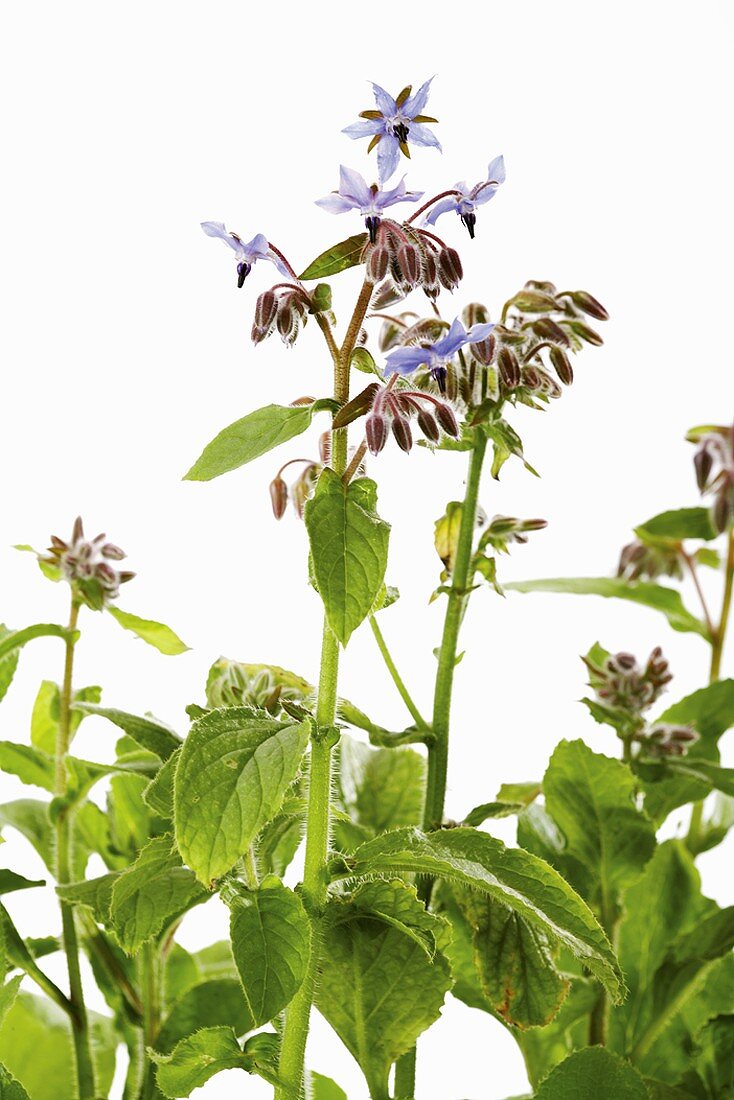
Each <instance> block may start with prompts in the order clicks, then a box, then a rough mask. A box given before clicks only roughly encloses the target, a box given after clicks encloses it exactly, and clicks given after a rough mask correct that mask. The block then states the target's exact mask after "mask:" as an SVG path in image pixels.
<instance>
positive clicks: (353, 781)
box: [336, 734, 426, 847]
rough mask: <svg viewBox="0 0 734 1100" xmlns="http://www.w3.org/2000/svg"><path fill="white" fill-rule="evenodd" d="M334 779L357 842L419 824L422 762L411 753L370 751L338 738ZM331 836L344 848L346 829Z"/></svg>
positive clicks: (338, 828)
mask: <svg viewBox="0 0 734 1100" xmlns="http://www.w3.org/2000/svg"><path fill="white" fill-rule="evenodd" d="M337 775H338V778H337V783H338V791H339V798H338V802H339V805H340V807H341V808H342V809H343V810H344V811H345V813H347V814H348V815H349V817H350V818H351V819H352V821H353V822H354V823H355V824H356V825H357V826H359V834H358V835H361V837H362V838H363V839H364V838H365V837H369V836H374V835H376V834H377V833H382V832H385V831H386V830H387V829H394V828H396V827H397V826H400V825H418V824H419V823H420V821H421V820H422V817H423V792H424V789H425V783H426V761H425V758H424V757H423V756H421V755H420V754H419V753H417V752H415V750H414V749H408V748H398V749H373V748H372V747H371V746H370V745H365V744H364V743H363V742H361V741H356V740H355V739H354V738H353V737H349V736H348V735H347V734H343V735H342V738H341V742H340V745H339V766H338V773H337ZM336 831H337V839H338V840H339V841H340V843H342V844H344V845H346V846H347V847H349V846H350V845H349V835H350V827H349V825H348V824H344V827H343V828H342V826H341V825H340V824H339V823H337V826H336Z"/></svg>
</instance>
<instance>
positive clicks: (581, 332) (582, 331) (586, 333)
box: [571, 321, 604, 348]
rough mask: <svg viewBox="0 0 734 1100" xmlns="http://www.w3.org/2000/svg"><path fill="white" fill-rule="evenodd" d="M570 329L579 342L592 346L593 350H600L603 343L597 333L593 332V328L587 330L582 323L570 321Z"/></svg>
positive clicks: (587, 327) (586, 326)
mask: <svg viewBox="0 0 734 1100" xmlns="http://www.w3.org/2000/svg"><path fill="white" fill-rule="evenodd" d="M571 328H572V329H573V331H574V332H575V333H576V335H577V336H578V337H579V339H580V340H585V341H586V343H587V344H593V346H594V347H595V348H600V347H601V346H602V344H603V343H604V341H603V340H602V338H601V336H600V335H599V333H598V332H595V331H594V329H593V328H589V326H588V325H585V324H584V323H583V321H572V322H571Z"/></svg>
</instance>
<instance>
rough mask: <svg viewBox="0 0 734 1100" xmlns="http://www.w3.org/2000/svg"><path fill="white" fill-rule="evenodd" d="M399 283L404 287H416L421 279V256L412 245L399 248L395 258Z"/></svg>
mask: <svg viewBox="0 0 734 1100" xmlns="http://www.w3.org/2000/svg"><path fill="white" fill-rule="evenodd" d="M395 262H396V264H397V268H398V271H399V272H400V276H401V282H402V283H404V284H405V285H406V286H411V287H413V286H416V285H417V284H418V283H419V282H420V278H421V256H420V252H419V251H418V249H417V248H416V247H415V245H414V244H403V245H401V246H400V248H399V249H398V252H397V256H396V258H395Z"/></svg>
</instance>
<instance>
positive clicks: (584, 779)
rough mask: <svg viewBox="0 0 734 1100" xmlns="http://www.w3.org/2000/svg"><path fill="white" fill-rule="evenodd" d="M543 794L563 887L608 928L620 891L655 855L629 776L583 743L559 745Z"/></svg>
mask: <svg viewBox="0 0 734 1100" xmlns="http://www.w3.org/2000/svg"><path fill="white" fill-rule="evenodd" d="M543 792H544V794H545V807H546V811H547V812H548V814H550V816H551V818H552V819H553V821H554V822H555V823H556V825H557V826H558V828H559V829H560V831H561V833H562V834H563V836H564V838H565V842H566V843H565V846H564V850H563V857H562V868H563V871H564V873H565V875H566V877H567V878H568V881H569V882H570V883H571V884H572V885H573V886H574V887H575V888H576V889H577V890H578V891H579V892H580V893H581V894H582V895H583V896H584V897H585V899H586V901H587V902H588V903H589V904H590V905H591V906H592V908H594V909H595V911H597V912H599V913H600V914H602V917H603V919H604V920H606V921H609V922H610V925H611V922H613V920H614V919H615V915H616V913H617V911H618V909H619V906H620V904H621V899H622V896H623V894H624V892H625V890H626V889H627V888H628V887H629V886H631V885H632V883H633V882H634V881H635V880H636V879H637V878H639V876H640V875H641V874H642V871H643V869H644V867H645V864H646V863H647V861H648V859H650V857H651V856H652V853H653V851H654V849H655V830H654V828H653V826H652V824H651V823H650V821H649V820H648V818H647V817H646V815H645V814H644V813H642V812H641V811H640V810H638V809H637V806H636V805H635V797H636V786H635V780H634V776H633V775H632V772H631V771H630V770H629V768H628V767H626V766H625V765H624V764H622V763H620V762H619V761H618V760H612V759H611V758H610V757H607V756H602V755H601V754H600V753H595V752H592V750H591V749H590V748H589V747H588V746H587V745H585V744H584V742H583V741H561V743H560V744H559V745H558V746H557V748H556V749H555V751H554V753H553V755H552V757H551V759H550V763H549V765H548V770H547V771H546V773H545V778H544V780H543ZM577 865H580V868H581V871H580V873H577V871H576V866H577Z"/></svg>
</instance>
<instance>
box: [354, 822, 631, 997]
mask: <svg viewBox="0 0 734 1100" xmlns="http://www.w3.org/2000/svg"><path fill="white" fill-rule="evenodd" d="M395 873H397V874H404V873H413V874H427V875H431V876H433V877H437V878H446V879H448V880H449V882H458V883H461V884H462V885H464V886H470V887H473V888H474V889H477V890H479V891H481V892H482V893H485V894H488V895H489V896H490V897H493V898H496V899H497V900H498V901H501V902H504V903H505V904H506V905H508V906H510V908H511V909H512V910H513V911H514V912H517V913H519V914H520V916H522V917H524V919H525V920H527V921H528V923H530V924H531V925H533V926H536V927H539V928H541V929H543V930H544V931H545V932H546V933H547V934H549V935H551V936H552V937H553V939H554V940H558V941H559V942H561V943H563V944H564V945H565V946H566V947H568V949H569V950H570V951H571V952H572V953H573V954H574V955H575V956H576V957H577V958H579V959H581V960H582V961H583V962H584V964H585V965H586V966H588V968H589V969H590V970H591V971H592V973H594V974H595V975H596V976H597V977H598V978H599V980H600V981H601V982H603V983H604V985H605V986H606V987H607V988H608V989H609V991H610V993H611V995H612V997H614V998H615V999H619V998H620V997H621V996H622V994H623V990H624V986H623V982H622V977H621V973H620V970H619V965H618V963H617V960H616V958H615V956H614V952H613V951H612V948H611V946H610V944H609V941H608V940H607V938H606V936H605V935H604V932H603V931H602V929H601V928H600V927H599V925H598V923H597V921H596V919H595V918H594V915H593V914H592V912H591V911H590V909H589V908H588V907H587V905H586V904H585V902H583V901H582V899H581V898H580V897H579V896H578V895H577V894H576V893H575V892H574V891H573V890H572V889H571V887H570V886H569V885H568V883H566V882H565V881H564V879H563V878H562V877H561V875H559V874H558V872H557V871H555V870H554V869H553V868H552V867H550V866H549V865H548V864H547V863H545V862H544V861H543V860H541V859H538V858H537V857H536V856H533V855H531V854H530V853H529V852H525V851H523V850H522V849H519V848H506V847H505V845H504V844H503V843H502V842H501V841H499V840H496V839H495V838H494V837H490V836H489V835H488V834H486V833H481V832H478V831H477V830H474V829H467V828H457V829H444V830H441V831H439V832H434V833H427V834H425V833H421V832H420V831H419V830H418V829H396V830H394V831H393V832H390V833H385V834H383V835H382V836H378V837H377V838H376V839H374V840H369V841H367V842H366V843H365V844H362V845H361V846H360V847H359V848H357V850H356V851H355V852H354V853H353V855H352V856H351V858H350V867H349V874H350V875H352V876H356V877H360V876H362V875H375V874H380V875H387V874H395Z"/></svg>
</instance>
